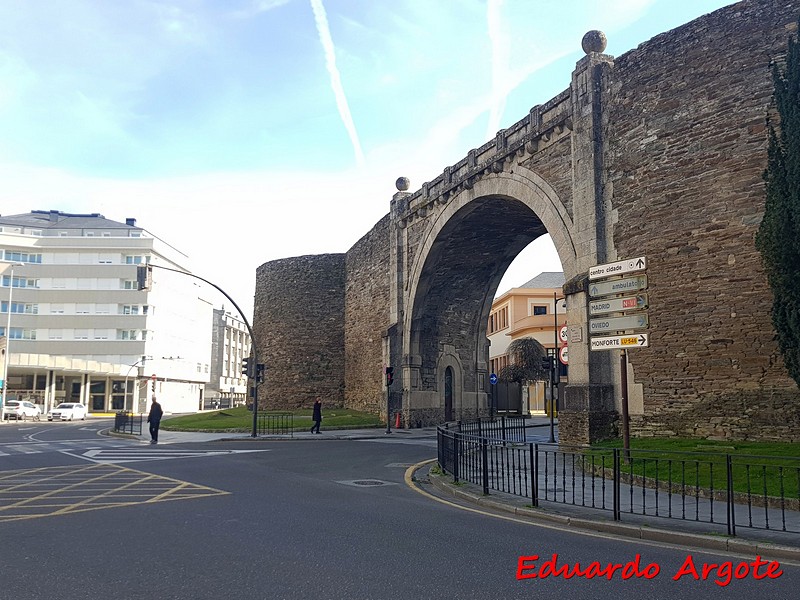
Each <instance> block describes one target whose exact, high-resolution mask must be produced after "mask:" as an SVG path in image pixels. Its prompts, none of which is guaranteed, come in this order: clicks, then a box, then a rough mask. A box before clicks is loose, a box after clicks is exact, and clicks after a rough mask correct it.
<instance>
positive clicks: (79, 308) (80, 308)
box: [75, 304, 92, 315]
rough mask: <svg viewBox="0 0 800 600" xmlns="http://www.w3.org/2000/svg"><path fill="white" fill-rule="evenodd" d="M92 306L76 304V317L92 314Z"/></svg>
mask: <svg viewBox="0 0 800 600" xmlns="http://www.w3.org/2000/svg"><path fill="white" fill-rule="evenodd" d="M91 309H92V305H91V304H76V305H75V314H76V315H88V314H89V313H90V312H91Z"/></svg>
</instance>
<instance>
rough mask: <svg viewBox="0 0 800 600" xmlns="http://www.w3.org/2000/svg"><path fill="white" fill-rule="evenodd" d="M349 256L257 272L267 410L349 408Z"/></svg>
mask: <svg viewBox="0 0 800 600" xmlns="http://www.w3.org/2000/svg"><path fill="white" fill-rule="evenodd" d="M344 297H345V255H344V254H323V255H318V256H299V257H296V258H287V259H282V260H275V261H271V262H267V263H264V264H263V265H261V266H260V267H259V268H258V270H257V271H256V291H255V306H254V311H253V331H254V333H255V335H256V337H257V338H258V339H257V344H258V360H259V362H262V363H264V364H265V365H266V366H267V373H266V383H265V384H263V385H261V386H259V406H260V407H262V408H286V409H291V408H296V407H307V408H310V407H311V406H312V404H313V403H314V398H316V397H317V396H321V397H322V401H323V404H324V405H325V406H327V407H341V406H343V405H344V368H345V361H344Z"/></svg>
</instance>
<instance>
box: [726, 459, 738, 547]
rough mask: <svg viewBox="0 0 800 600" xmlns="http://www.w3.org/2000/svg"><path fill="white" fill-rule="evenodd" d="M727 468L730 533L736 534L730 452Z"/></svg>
mask: <svg viewBox="0 0 800 600" xmlns="http://www.w3.org/2000/svg"><path fill="white" fill-rule="evenodd" d="M725 468H726V470H727V475H728V494H727V497H728V498H727V499H728V535H732V536H735V535H736V513H735V510H734V505H733V460H732V459H731V455H730V454H726V455H725Z"/></svg>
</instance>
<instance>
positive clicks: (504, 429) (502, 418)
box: [500, 415, 506, 442]
mask: <svg viewBox="0 0 800 600" xmlns="http://www.w3.org/2000/svg"><path fill="white" fill-rule="evenodd" d="M500 419H501V420H502V426H503V433H502V436H503V441H504V442H505V441H506V417H505V415H503V416H502V417H500Z"/></svg>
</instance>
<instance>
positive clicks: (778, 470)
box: [585, 438, 800, 499]
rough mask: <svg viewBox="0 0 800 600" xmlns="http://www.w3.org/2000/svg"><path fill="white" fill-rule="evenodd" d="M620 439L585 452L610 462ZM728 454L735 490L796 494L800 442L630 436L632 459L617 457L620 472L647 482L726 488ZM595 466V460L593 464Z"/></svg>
mask: <svg viewBox="0 0 800 600" xmlns="http://www.w3.org/2000/svg"><path fill="white" fill-rule="evenodd" d="M602 448H609V449H610V448H622V440H613V441H608V442H601V443H598V444H596V445H595V446H594V447H593V448H592V450H591V451H589V452H587V453H585V454H586V456H587V458H589V456H590V455H593V456H594V457H595V461H598V460H602V458H601V457H604V459H605V460H604V464H605V465H609V466H610V464H611V452H610V451H603V450H602ZM727 455H730V456H731V465H732V475H733V489H734V491H736V492H740V493H743V494H753V495H756V496H775V497H781V496H783V497H786V498H794V499H798V498H800V444H792V443H770V442H732V441H714V440H697V439H694V440H693V439H681V438H666V439H654V438H632V439H631V460H630V462H627V461H625V460H624V459H622V460H621V463H620V467H621V469H622V473H625V474H628V475H630V476H635V475H639V476H641V475H644V476H645V477H647V478H649V479H651V480H656V479H657V480H658V481H660V482H672V483H673V484H686V485H687V486H692V487H695V486H696V487H699V488H703V489H714V490H724V489H727V488H728V483H727V477H728V473H727ZM595 464H597V463H595Z"/></svg>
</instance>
